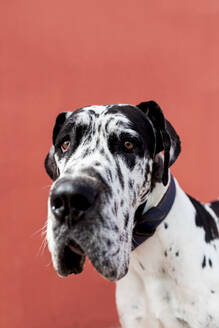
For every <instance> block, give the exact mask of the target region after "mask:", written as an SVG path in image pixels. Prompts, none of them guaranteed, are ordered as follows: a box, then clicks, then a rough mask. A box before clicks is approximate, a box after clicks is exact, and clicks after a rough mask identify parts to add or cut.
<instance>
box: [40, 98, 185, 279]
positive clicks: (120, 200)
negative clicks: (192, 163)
mask: <svg viewBox="0 0 219 328" xmlns="http://www.w3.org/2000/svg"><path fill="white" fill-rule="evenodd" d="M161 151H164V157H162V158H164V160H162V161H161V162H162V163H161V162H160V161H159V163H160V164H159V165H158V164H157V163H158V162H156V158H157V156H158V154H159V153H160V152H161ZM179 152H180V141H179V138H178V136H177V134H176V132H175V130H174V129H173V127H172V126H171V124H170V123H169V122H168V121H167V120H166V119H165V118H164V115H163V113H162V111H161V109H160V107H159V106H158V105H157V104H156V103H155V102H153V101H149V102H145V103H141V104H139V105H138V106H131V105H107V106H89V107H84V108H81V109H78V110H76V111H74V112H73V113H72V112H65V113H61V114H59V115H58V117H57V119H56V123H55V127H54V130H53V146H52V147H51V149H50V151H49V153H48V155H47V157H46V160H45V167H46V170H47V173H48V174H49V176H50V177H51V178H52V179H53V180H54V182H53V184H52V186H51V190H50V196H49V200H48V223H47V240H48V246H49V250H50V252H51V256H52V261H53V265H54V268H55V270H56V271H57V272H58V274H59V275H61V276H67V275H69V274H71V273H80V272H81V271H82V270H83V266H84V262H85V257H86V256H88V258H89V259H90V261H91V262H92V264H93V265H94V267H95V268H96V270H97V271H98V272H99V273H100V274H102V275H103V276H104V277H105V278H107V279H109V280H118V279H120V278H122V277H123V276H124V275H125V274H126V273H127V271H128V265H129V258H130V253H131V247H132V233H133V228H134V224H135V215H136V211H137V210H138V208H139V207H140V205H141V204H144V203H145V202H146V201H147V198H148V196H149V194H150V191H151V188H152V182H153V177H156V179H160V181H159V182H161V181H162V183H163V184H164V185H166V184H167V183H168V168H169V166H170V165H172V164H173V163H174V162H175V160H176V158H177V156H178V155H179ZM155 163H156V173H155V172H154V170H155V169H154V168H155V165H154V164H155ZM157 167H158V168H159V170H158V171H159V174H157ZM158 176H159V178H158Z"/></svg>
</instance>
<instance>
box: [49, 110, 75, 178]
mask: <svg viewBox="0 0 219 328" xmlns="http://www.w3.org/2000/svg"><path fill="white" fill-rule="evenodd" d="M70 115H71V112H63V113H60V114H59V115H58V116H57V118H56V122H55V126H54V128H53V135H52V140H53V146H52V147H51V148H50V151H49V153H48V154H47V156H46V159H45V162H44V164H45V169H46V172H47V173H48V175H49V177H50V178H51V179H52V180H55V179H57V178H58V176H59V170H58V167H57V165H56V161H55V158H54V154H55V147H54V144H55V140H56V137H57V135H58V134H59V132H60V130H61V128H62V126H63V124H64V122H65V121H66V119H67V118H68V117H69V116H70Z"/></svg>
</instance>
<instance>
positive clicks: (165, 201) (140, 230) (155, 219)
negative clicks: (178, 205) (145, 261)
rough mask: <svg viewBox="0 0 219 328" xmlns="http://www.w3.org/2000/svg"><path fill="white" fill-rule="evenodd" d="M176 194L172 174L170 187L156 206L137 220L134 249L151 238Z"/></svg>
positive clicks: (133, 238)
mask: <svg viewBox="0 0 219 328" xmlns="http://www.w3.org/2000/svg"><path fill="white" fill-rule="evenodd" d="M175 196H176V185H175V182H174V178H173V177H172V175H171V181H170V184H169V187H168V189H167V191H166V193H165V194H164V196H163V198H162V199H161V201H160V202H159V204H158V205H157V206H156V207H152V208H150V209H149V210H148V211H147V212H145V213H144V214H143V215H141V216H140V218H139V219H137V220H136V224H135V227H134V230H133V237H132V250H134V249H135V248H136V247H138V246H139V245H141V244H142V243H143V242H144V241H145V240H147V239H148V238H150V237H151V236H152V235H153V234H154V233H155V230H156V228H157V226H158V225H159V224H160V223H161V222H162V221H163V220H164V219H165V218H166V216H167V214H168V213H169V211H170V209H171V207H172V205H173V202H174V200H175Z"/></svg>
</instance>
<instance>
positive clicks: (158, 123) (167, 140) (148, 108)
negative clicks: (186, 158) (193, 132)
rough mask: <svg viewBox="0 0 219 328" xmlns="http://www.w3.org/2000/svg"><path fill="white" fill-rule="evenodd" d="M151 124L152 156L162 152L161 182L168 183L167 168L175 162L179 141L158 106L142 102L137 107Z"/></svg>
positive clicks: (153, 103)
mask: <svg viewBox="0 0 219 328" xmlns="http://www.w3.org/2000/svg"><path fill="white" fill-rule="evenodd" d="M137 107H138V108H140V109H141V110H142V111H143V112H144V113H145V115H146V116H147V118H148V120H149V121H150V122H151V125H152V128H153V130H154V134H155V140H156V141H155V143H156V144H155V152H154V155H156V154H158V153H159V152H161V151H164V168H163V176H162V181H163V184H164V185H166V184H167V182H168V168H169V167H170V166H171V165H172V164H173V163H174V162H175V161H176V159H177V157H178V156H179V154H180V151H181V145H180V139H179V136H178V134H177V133H176V131H175V130H174V128H173V127H172V125H171V124H170V122H169V121H167V120H166V119H165V117H164V115H163V112H162V110H161V108H160V106H159V105H158V104H157V103H156V102H155V101H147V102H142V103H140V104H139V105H137Z"/></svg>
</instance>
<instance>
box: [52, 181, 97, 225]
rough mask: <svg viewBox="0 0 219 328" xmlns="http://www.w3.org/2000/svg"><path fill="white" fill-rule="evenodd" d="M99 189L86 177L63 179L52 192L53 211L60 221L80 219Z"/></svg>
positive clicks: (93, 200) (91, 203) (92, 202)
mask: <svg viewBox="0 0 219 328" xmlns="http://www.w3.org/2000/svg"><path fill="white" fill-rule="evenodd" d="M96 197H97V189H96V188H95V187H94V186H93V184H92V183H91V182H90V181H86V180H85V179H83V180H82V179H77V180H73V179H72V180H71V179H61V180H59V181H58V182H57V184H56V185H55V186H54V188H53V190H52V193H51V209H52V213H53V214H54V216H55V217H56V219H58V220H59V221H61V222H63V221H64V220H65V219H66V218H67V219H70V220H72V221H77V220H78V219H80V217H81V216H82V214H84V213H85V212H86V211H87V210H88V209H89V208H90V207H91V206H92V205H93V204H94V202H95V200H96Z"/></svg>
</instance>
